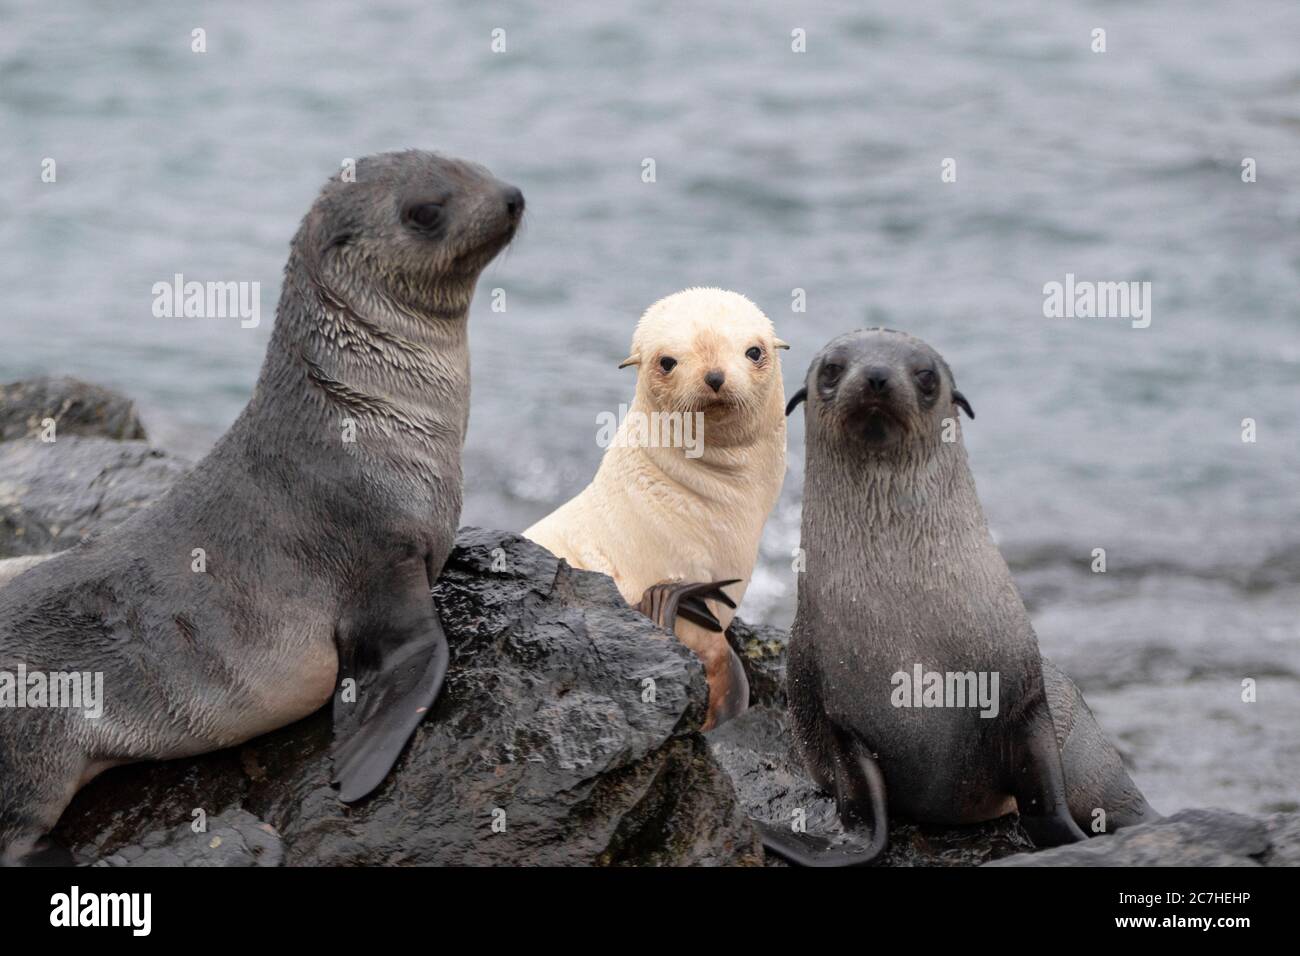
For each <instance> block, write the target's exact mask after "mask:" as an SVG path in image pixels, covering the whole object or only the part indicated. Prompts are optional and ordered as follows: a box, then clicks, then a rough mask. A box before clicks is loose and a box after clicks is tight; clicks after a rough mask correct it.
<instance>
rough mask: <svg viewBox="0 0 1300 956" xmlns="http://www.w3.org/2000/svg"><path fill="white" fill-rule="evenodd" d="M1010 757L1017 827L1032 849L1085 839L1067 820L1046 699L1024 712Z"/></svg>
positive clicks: (1074, 824) (1062, 781)
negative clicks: (1016, 808) (1031, 841)
mask: <svg viewBox="0 0 1300 956" xmlns="http://www.w3.org/2000/svg"><path fill="white" fill-rule="evenodd" d="M1014 756H1015V761H1016V762H1015V766H1014V767H1013V768H1012V772H1013V773H1014V778H1013V779H1012V782H1011V787H1012V792H1013V793H1014V794H1015V797H1016V805H1017V807H1018V809H1019V810H1020V825H1021V826H1023V827H1024V828H1025V832H1026V833H1028V834H1029V839H1031V840H1033V841H1034V846H1036V847H1045V846H1060V845H1061V844H1064V843H1078V842H1080V841H1082V840H1086V839H1088V835H1087V834H1086V833H1084V832H1083V831H1082V830H1080V829H1079V825H1078V824H1077V823H1075V822H1074V820H1073V819H1072V818H1071V817H1070V809H1069V806H1068V805H1067V803H1066V797H1065V772H1064V771H1063V770H1062V768H1061V753H1060V751H1059V750H1057V748H1056V731H1055V730H1054V729H1053V726H1052V715H1051V711H1050V710H1049V709H1048V705H1047V699H1046V697H1043V698H1040V699H1039V701H1038V702H1037V703H1035V704H1031V705H1030V706H1029V708H1027V710H1026V713H1025V717H1024V725H1023V728H1022V730H1021V737H1020V739H1019V740H1017V741H1016V748H1015V751H1014Z"/></svg>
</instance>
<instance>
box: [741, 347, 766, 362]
mask: <svg viewBox="0 0 1300 956" xmlns="http://www.w3.org/2000/svg"><path fill="white" fill-rule="evenodd" d="M745 358H747V359H749V360H750V361H751V362H757V361H760V360H761V359H762V358H763V350H762V349H760V348H759V347H758V346H757V345H754V346H751V347H750V348H748V349H746V350H745Z"/></svg>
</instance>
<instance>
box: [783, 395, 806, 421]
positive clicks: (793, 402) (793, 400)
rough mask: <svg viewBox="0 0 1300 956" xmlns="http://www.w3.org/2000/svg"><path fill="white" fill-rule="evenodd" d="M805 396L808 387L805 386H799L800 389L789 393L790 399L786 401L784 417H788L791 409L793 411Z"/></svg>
mask: <svg viewBox="0 0 1300 956" xmlns="http://www.w3.org/2000/svg"><path fill="white" fill-rule="evenodd" d="M807 397H808V389H807V388H801V389H799V391H797V392H795V393H794V394H793V395H791V396H790V401H788V402H787V403H786V406H785V414H786V417H787V418H788V417H789V415H790V413H791V412H792V411H794V410H795V409H796V408H798V407H799V404H800V403H801V402H802V401H803V400H804V399H805V398H807Z"/></svg>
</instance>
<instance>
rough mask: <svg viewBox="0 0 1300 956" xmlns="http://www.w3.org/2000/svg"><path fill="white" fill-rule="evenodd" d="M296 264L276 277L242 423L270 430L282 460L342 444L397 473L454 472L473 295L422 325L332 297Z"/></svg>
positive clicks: (410, 315)
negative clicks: (430, 464) (281, 278)
mask: <svg viewBox="0 0 1300 956" xmlns="http://www.w3.org/2000/svg"><path fill="white" fill-rule="evenodd" d="M296 260H297V257H296V255H291V256H290V259H289V263H288V265H287V267H286V269H285V284H284V289H283V292H282V293H281V296H280V304H279V307H278V309H277V314H276V323H275V329H274V331H273V333H272V336H271V344H270V348H269V349H268V350H267V357H266V362H265V363H264V365H263V367H262V372H261V376H260V377H259V379H258V383H257V388H256V391H255V393H254V397H253V400H252V402H250V404H249V409H248V412H247V414H249V415H252V416H255V417H256V418H257V419H258V420H259V422H260V428H262V429H270V430H274V432H275V433H276V437H277V441H276V442H275V447H277V448H280V449H283V450H284V451H285V452H288V450H289V449H290V448H292V447H294V446H295V445H298V444H302V443H305V444H307V445H309V446H317V447H322V446H323V447H335V448H337V447H339V446H340V443H342V444H344V445H346V444H349V443H352V444H354V446H355V447H354V449H352V450H355V451H357V452H358V453H359V454H360V455H361V456H362V457H363V458H364V457H371V458H381V459H386V460H387V463H388V464H390V465H393V466H396V467H398V468H401V467H402V466H404V465H409V466H412V467H418V466H419V464H420V463H421V462H424V461H431V460H434V459H437V460H440V461H444V462H450V464H452V465H453V466H454V467H455V469H456V470H457V471H458V470H459V453H460V446H461V444H462V443H463V441H464V437H465V429H466V427H467V425H468V407H469V347H468V331H467V316H468V310H469V300H470V295H471V294H472V291H473V286H472V285H470V286H469V288H468V289H467V290H466V292H465V293H464V295H463V296H457V297H453V298H452V301H454V302H455V304H456V306H457V307H454V308H449V309H447V310H445V311H444V312H442V313H441V314H440V315H438V316H436V317H429V316H423V315H419V314H417V313H415V312H413V311H411V310H409V309H407V308H403V307H401V306H400V305H398V304H396V303H394V302H392V301H391V300H389V299H387V298H384V297H382V296H379V295H375V294H373V293H372V294H366V292H365V290H356V289H351V290H347V291H346V292H345V291H341V290H337V289H335V288H332V287H331V286H330V284H329V283H328V282H327V281H326V280H323V279H322V278H321V277H319V276H315V275H313V274H311V272H310V270H308V269H307V268H305V267H303V265H302V263H300V262H298V261H296ZM448 453H450V454H451V457H450V459H448V458H447V457H446V455H447V454H448Z"/></svg>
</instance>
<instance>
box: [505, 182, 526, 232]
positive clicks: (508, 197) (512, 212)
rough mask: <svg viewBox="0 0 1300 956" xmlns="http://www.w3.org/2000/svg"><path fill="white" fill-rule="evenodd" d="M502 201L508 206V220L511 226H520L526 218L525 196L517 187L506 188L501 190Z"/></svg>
mask: <svg viewBox="0 0 1300 956" xmlns="http://www.w3.org/2000/svg"><path fill="white" fill-rule="evenodd" d="M501 199H502V201H503V202H504V203H505V206H506V219H507V220H509V222H510V225H511V226H517V225H519V220H521V219H523V218H524V194H523V193H522V192H521V191H520V189H519V187H517V186H506V187H505V188H504V189H503V190H501Z"/></svg>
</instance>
